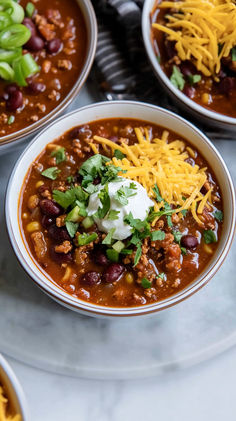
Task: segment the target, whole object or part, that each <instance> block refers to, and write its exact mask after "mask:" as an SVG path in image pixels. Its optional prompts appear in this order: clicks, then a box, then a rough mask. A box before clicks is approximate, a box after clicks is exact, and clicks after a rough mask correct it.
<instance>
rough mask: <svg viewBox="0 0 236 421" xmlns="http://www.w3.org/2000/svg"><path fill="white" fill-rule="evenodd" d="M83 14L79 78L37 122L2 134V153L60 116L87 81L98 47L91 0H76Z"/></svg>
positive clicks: (0, 143)
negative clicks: (83, 54)
mask: <svg viewBox="0 0 236 421" xmlns="http://www.w3.org/2000/svg"><path fill="white" fill-rule="evenodd" d="M75 1H77V3H78V6H79V8H80V10H81V12H82V14H83V17H84V21H85V25H86V30H87V52H86V57H85V60H84V65H83V67H82V70H81V72H80V74H79V75H78V79H77V80H76V82H75V84H74V85H73V86H72V88H71V90H70V92H69V93H68V94H67V96H66V97H65V98H64V99H63V100H62V101H61V102H60V103H59V104H58V105H57V106H56V107H55V108H54V109H53V110H52V111H50V113H48V114H47V115H45V116H44V117H42V118H41V119H40V120H38V121H37V122H36V123H33V124H30V125H29V126H27V127H25V128H24V129H22V130H18V131H17V132H14V133H11V134H9V135H6V136H2V137H1V139H0V153H5V152H8V151H9V149H10V148H13V147H14V148H16V146H17V145H19V144H20V143H22V142H26V141H28V142H29V140H31V139H32V134H33V133H35V132H36V131H37V130H39V129H41V128H42V127H44V126H45V125H47V124H49V123H50V122H51V121H52V120H53V119H55V118H56V117H58V116H59V115H60V114H61V113H62V112H63V111H64V110H65V109H66V107H68V106H69V104H70V103H71V102H72V101H73V100H74V99H75V97H76V95H78V93H79V92H80V90H81V88H82V86H83V84H84V83H85V81H86V79H87V77H88V75H89V72H90V69H91V67H92V64H93V60H94V56H95V52H96V47H97V20H96V15H95V12H94V9H93V6H92V3H91V1H90V0H75Z"/></svg>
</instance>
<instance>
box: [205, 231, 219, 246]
mask: <svg viewBox="0 0 236 421" xmlns="http://www.w3.org/2000/svg"><path fill="white" fill-rule="evenodd" d="M203 238H204V241H205V243H206V244H211V243H216V242H217V238H216V235H215V233H214V231H212V230H206V231H204V232H203Z"/></svg>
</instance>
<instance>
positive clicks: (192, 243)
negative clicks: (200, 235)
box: [181, 234, 198, 249]
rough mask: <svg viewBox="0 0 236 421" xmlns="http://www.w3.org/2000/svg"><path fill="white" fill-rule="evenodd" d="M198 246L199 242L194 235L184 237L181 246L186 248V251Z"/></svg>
mask: <svg viewBox="0 0 236 421" xmlns="http://www.w3.org/2000/svg"><path fill="white" fill-rule="evenodd" d="M197 245H198V240H197V238H196V237H194V235H190V234H187V235H183V237H182V238H181V246H183V247H185V248H186V249H194V248H195V247H197Z"/></svg>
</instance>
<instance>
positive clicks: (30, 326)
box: [0, 88, 236, 379]
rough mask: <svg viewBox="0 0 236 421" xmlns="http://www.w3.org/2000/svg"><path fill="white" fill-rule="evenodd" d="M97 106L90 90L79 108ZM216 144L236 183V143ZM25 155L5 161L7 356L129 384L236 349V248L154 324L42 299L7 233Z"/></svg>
mask: <svg viewBox="0 0 236 421" xmlns="http://www.w3.org/2000/svg"><path fill="white" fill-rule="evenodd" d="M92 99H93V98H91V96H90V95H89V93H88V90H87V89H86V88H85V89H84V90H83V91H82V93H81V95H80V97H79V99H78V100H77V104H74V106H73V108H75V106H76V105H77V106H78V105H82V104H83V105H85V104H86V103H88V102H91V100H92ZM215 144H216V146H217V147H218V149H219V150H220V151H221V153H222V155H223V157H224V158H225V160H226V162H227V164H228V166H229V168H230V169H231V171H232V173H233V172H234V174H233V175H234V176H236V168H235V165H234V160H235V157H236V142H233V141H232V140H230V139H229V140H224V141H218V142H215ZM21 149H22V148H21ZM18 155H19V150H18V152H15V153H12V152H11V153H10V154H6V155H4V156H2V157H1V158H0V180H1V183H0V188H1V203H0V206H1V217H0V224H1V225H0V227H1V229H0V233H1V235H0V351H2V352H4V353H5V354H7V355H9V356H11V357H14V358H16V359H18V360H20V361H22V362H25V363H27V364H31V365H33V366H35V367H39V368H43V369H46V370H50V371H53V372H57V373H63V374H69V375H74V376H81V377H87V378H99V379H125V378H137V377H146V376H153V375H157V374H159V373H163V372H165V371H166V370H168V371H170V370H174V369H177V368H182V367H186V366H189V365H192V364H196V363H198V362H200V361H203V360H206V359H208V358H210V357H212V356H214V355H216V354H219V353H220V352H222V351H224V350H226V349H228V348H229V347H231V346H232V345H234V344H235V343H236V275H235V261H236V243H234V245H233V247H232V249H231V252H230V254H229V256H228V258H227V260H226V262H225V263H224V265H223V266H222V268H221V269H220V270H219V272H218V274H217V275H216V276H215V277H214V278H213V279H212V280H211V282H210V283H209V284H208V285H207V286H206V287H204V288H203V289H202V290H201V291H199V292H198V293H197V294H195V295H194V296H192V297H191V298H189V299H188V300H187V301H185V302H183V303H181V304H178V305H177V306H176V307H173V308H171V309H169V310H166V311H164V312H161V313H156V315H154V316H152V317H144V318H134V319H126V320H123V319H122V320H104V319H94V318H90V317H84V316H80V315H79V314H77V313H74V312H72V311H70V310H67V309H65V308H64V307H62V306H60V305H59V304H57V303H55V302H54V301H52V300H51V299H50V298H48V297H47V296H46V295H45V294H44V293H43V292H41V291H40V290H39V289H38V288H37V287H36V286H35V285H34V283H33V282H32V280H31V279H30V278H29V277H28V276H27V275H26V274H25V272H24V271H23V269H22V268H21V267H20V265H19V264H18V262H17V260H16V258H15V255H14V253H13V251H12V249H11V246H10V243H9V240H8V237H7V233H6V228H5V221H4V210H3V207H4V191H5V187H6V183H7V179H8V177H9V175H10V173H11V169H12V166H13V165H14V162H15V161H16V159H17V156H18Z"/></svg>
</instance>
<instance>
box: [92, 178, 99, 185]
mask: <svg viewBox="0 0 236 421" xmlns="http://www.w3.org/2000/svg"><path fill="white" fill-rule="evenodd" d="M99 183H101V178H100V177H96V178H94V180H93V184H94V185H95V186H96V185H97V184H99Z"/></svg>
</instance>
